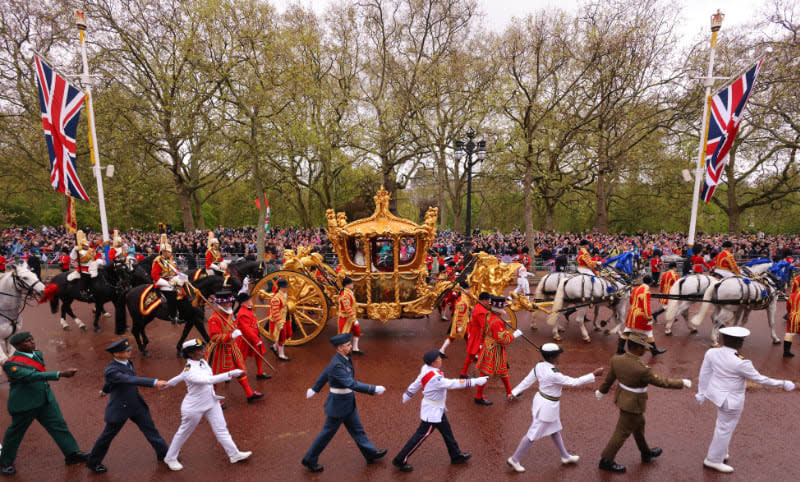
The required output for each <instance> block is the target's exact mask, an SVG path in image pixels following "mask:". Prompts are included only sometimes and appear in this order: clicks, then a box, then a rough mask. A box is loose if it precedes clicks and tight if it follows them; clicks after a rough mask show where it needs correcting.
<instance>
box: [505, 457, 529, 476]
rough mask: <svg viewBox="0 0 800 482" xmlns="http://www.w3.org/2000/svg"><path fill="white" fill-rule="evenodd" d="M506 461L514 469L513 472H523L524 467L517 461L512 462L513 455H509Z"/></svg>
mask: <svg viewBox="0 0 800 482" xmlns="http://www.w3.org/2000/svg"><path fill="white" fill-rule="evenodd" d="M506 462H507V463H508V465H510V466H511V468H513V469H514V471H515V472H525V467H523V466H522V465H520V464H519V463H518V462H514V458H513V457H509V458H508V460H506Z"/></svg>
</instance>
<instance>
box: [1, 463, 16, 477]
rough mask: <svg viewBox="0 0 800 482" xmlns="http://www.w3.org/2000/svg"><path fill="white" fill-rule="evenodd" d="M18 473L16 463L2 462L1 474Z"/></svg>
mask: <svg viewBox="0 0 800 482" xmlns="http://www.w3.org/2000/svg"><path fill="white" fill-rule="evenodd" d="M16 473H17V469H15V468H14V464H2V465H0V474H2V475H14V474H16Z"/></svg>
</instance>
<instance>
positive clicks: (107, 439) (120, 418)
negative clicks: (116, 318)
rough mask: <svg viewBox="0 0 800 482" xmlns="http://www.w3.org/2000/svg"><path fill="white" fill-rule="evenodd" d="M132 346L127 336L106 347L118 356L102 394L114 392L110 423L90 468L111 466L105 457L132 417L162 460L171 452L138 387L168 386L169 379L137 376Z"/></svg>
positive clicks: (92, 455)
mask: <svg viewBox="0 0 800 482" xmlns="http://www.w3.org/2000/svg"><path fill="white" fill-rule="evenodd" d="M131 350H133V347H132V346H130V344H129V343H128V339H127V338H123V339H121V340H118V341H115V342H114V343H112V344H110V345H109V346H108V347H107V348H106V351H107V352H109V353H111V355H112V356H113V357H114V359H113V360H111V363H109V364H108V366H107V367H106V369H105V372H104V376H105V380H106V383H105V385H103V390H102V392H100V394H101V396H104V395H111V396H110V398H109V400H108V405H106V415H105V422H106V427H105V429H104V430H103V433H101V434H100V437H98V438H97V441H96V442H95V443H94V447H93V448H92V452H91V453H90V454H89V458H88V460H87V461H86V465H87V467H89V470H91V471H92V472H94V473H96V474H102V473H104V472H106V471H107V470H108V469H107V468H106V466H105V465H103V458H105V456H106V453H108V448H109V446H110V445H111V441H112V440H114V437H116V436H117V434H118V433H119V431H120V430H122V427H123V426H124V425H125V422H127V421H128V419H130V420H131V421H132V422H133V423H135V424H136V426H137V427H139V430H141V432H142V434H143V435H144V436H145V438H146V439H147V441H148V442H150V445H151V446H152V447H153V449H154V450H155V451H156V458H157V459H158V460H159V461H161V460H164V457H165V456H166V455H167V442H165V441H164V439H163V438H162V437H161V435H160V434H159V433H158V430H157V429H156V426H155V424H154V423H153V419H152V417H150V408H148V406H147V404H146V403H145V401H144V399H143V398H142V395H141V394H139V388H138V387H140V386H142V387H156V388H165V387H166V386H167V382H166V381H164V380H157V379H155V378H142V377H137V376H136V370H134V368H133V363H132V362H131V361H130V358H131Z"/></svg>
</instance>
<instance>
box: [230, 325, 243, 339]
mask: <svg viewBox="0 0 800 482" xmlns="http://www.w3.org/2000/svg"><path fill="white" fill-rule="evenodd" d="M240 336H242V332H241V330H239V329H238V328H237V329H235V330H233V333H231V338H232V339H234V340H235V339H237V338H239V337H240Z"/></svg>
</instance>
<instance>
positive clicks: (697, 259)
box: [692, 254, 711, 273]
mask: <svg viewBox="0 0 800 482" xmlns="http://www.w3.org/2000/svg"><path fill="white" fill-rule="evenodd" d="M703 268H706V269H711V265H710V264H708V263H706V260H705V259H703V257H702V256H700V255H699V254H695V255H692V270H693V271H694V272H695V273H702V272H703Z"/></svg>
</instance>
